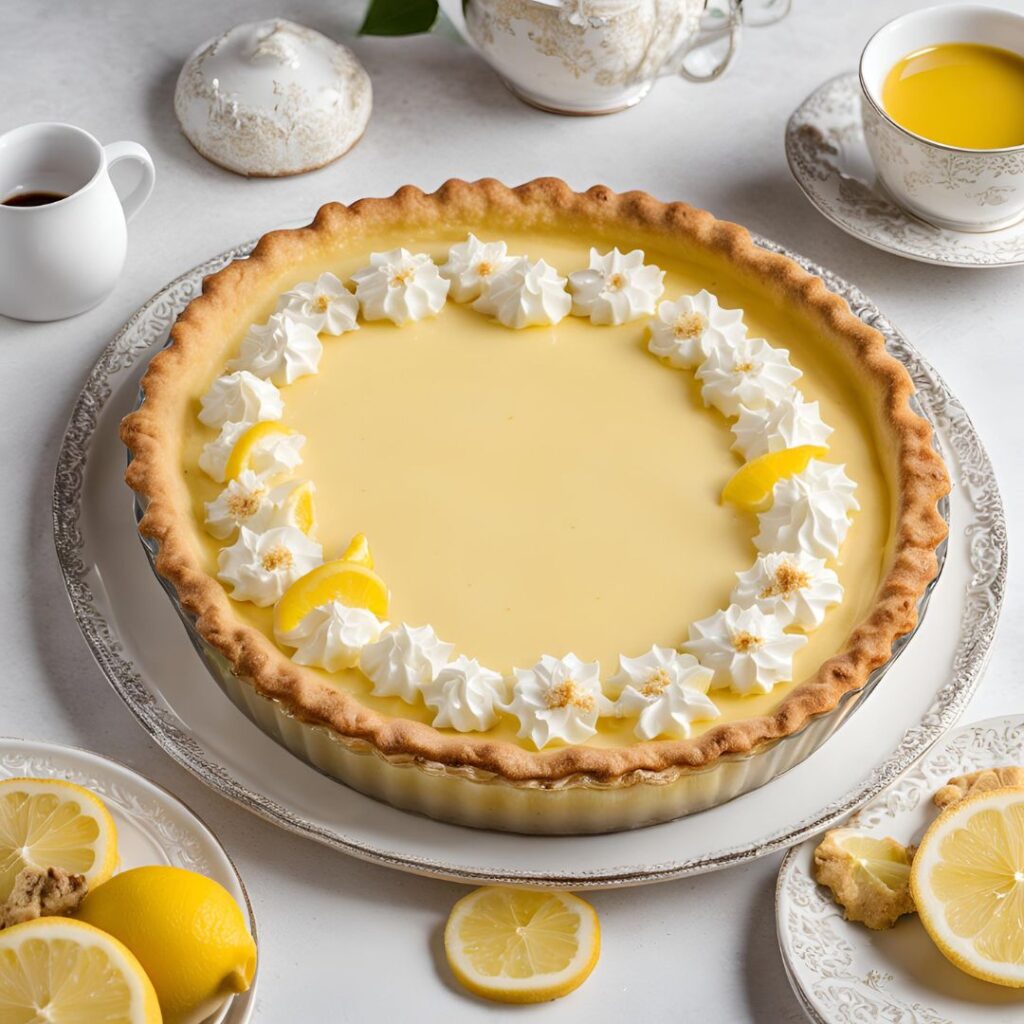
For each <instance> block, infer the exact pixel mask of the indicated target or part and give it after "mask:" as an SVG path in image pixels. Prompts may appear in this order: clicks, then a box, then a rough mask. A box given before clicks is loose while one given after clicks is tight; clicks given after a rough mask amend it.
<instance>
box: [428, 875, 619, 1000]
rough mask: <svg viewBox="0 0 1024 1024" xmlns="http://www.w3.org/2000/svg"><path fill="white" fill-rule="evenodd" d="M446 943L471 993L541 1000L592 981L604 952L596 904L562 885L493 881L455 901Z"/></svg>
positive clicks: (458, 974) (450, 960) (454, 967)
mask: <svg viewBox="0 0 1024 1024" xmlns="http://www.w3.org/2000/svg"><path fill="white" fill-rule="evenodd" d="M444 949H445V953H446V955H447V957H448V964H449V966H450V967H451V969H452V971H453V972H454V974H455V977H456V978H458V980H459V981H460V982H461V983H462V984H463V985H465V986H466V988H468V989H469V990H470V991H471V992H474V993H476V995H478V996H483V997H484V998H485V999H494V1000H497V1001H498V1002H503V1003H540V1002H544V1001H545V1000H548V999H558V998H559V997H561V996H564V995H568V994H569V993H570V992H572V991H573V990H574V989H576V988H578V987H579V986H580V985H582V984H583V982H584V981H586V979H587V977H588V976H589V975H590V972H591V971H592V970H593V969H594V966H595V964H596V963H597V958H598V956H599V954H600V952H601V926H600V924H599V923H598V920H597V914H596V913H595V911H594V908H593V907H592V906H591V905H590V904H589V903H585V902H584V901H583V900H581V899H580V898H579V897H578V896H573V895H572V894H571V893H563V892H530V891H529V890H526V889H504V888H499V887H495V886H489V887H487V888H484V889H476V890H474V891H473V892H471V893H470V894H469V895H468V896H463V898H462V899H461V900H459V902H458V903H456V904H455V906H454V907H452V912H451V914H450V915H449V917H448V924H447V925H446V927H445V930H444Z"/></svg>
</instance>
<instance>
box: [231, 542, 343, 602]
mask: <svg viewBox="0 0 1024 1024" xmlns="http://www.w3.org/2000/svg"><path fill="white" fill-rule="evenodd" d="M323 560H324V556H323V549H322V548H321V547H320V545H319V544H317V542H316V541H315V540H311V539H310V538H309V537H307V536H306V534H304V533H303V532H302V531H301V530H299V529H296V528H295V527H294V526H275V527H273V528H271V529H269V530H264V531H263V532H262V533H256V532H255V531H253V530H250V529H248V528H247V527H245V526H243V527H242V528H241V529H240V530H239V532H238V540H236V541H235V543H234V544H232V545H231V546H230V547H226V548H221V549H220V552H219V554H218V555H217V569H218V571H217V577H218V579H220V580H221V581H222V582H223V583H227V584H229V585H230V586H231V588H232V589H231V597H233V598H234V599H235V600H236V601H251V602H252V603H253V604H255V605H258V606H259V607H260V608H266V607H267V606H268V605H272V604H274V603H275V602H276V601H278V600H280V598H281V595H282V594H283V593H284V592H285V591H286V590H287V589H288V588H289V587H290V586H291V585H292V584H293V583H294V582H295V581H296V580H297V579H298V578H299V577H300V576H305V575H306V573H307V572H311V571H312V570H313V569H315V568H316V567H317V566H318V565H320V564H322V562H323Z"/></svg>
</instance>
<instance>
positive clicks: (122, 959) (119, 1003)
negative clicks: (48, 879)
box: [0, 917, 161, 1024]
mask: <svg viewBox="0 0 1024 1024" xmlns="http://www.w3.org/2000/svg"><path fill="white" fill-rule="evenodd" d="M0 1020H2V1021H11V1022H15V1021H24V1022H26V1024H28V1022H32V1021H49V1022H51V1024H111V1022H112V1021H117V1022H119V1024H160V1022H161V1014H160V1007H159V1005H158V1003H157V998H156V992H155V991H154V989H153V985H152V983H151V982H150V980H149V978H148V977H147V976H146V972H145V971H144V970H143V969H142V966H141V965H140V963H139V961H138V960H136V959H135V957H134V956H133V955H132V954H131V953H130V952H129V951H128V950H127V949H126V948H125V947H124V946H123V945H121V943H120V942H118V941H117V939H115V938H113V937H112V936H110V935H107V934H106V933H105V932H101V931H100V930H99V929H98V928H93V927H92V926H91V925H88V924H83V923H82V922H81V921H74V920H71V919H70V918H66V917H40V918H37V919H36V920H35V921H26V922H25V923H24V924H16V925H14V926H13V927H11V928H7V929H5V930H4V931H2V932H0Z"/></svg>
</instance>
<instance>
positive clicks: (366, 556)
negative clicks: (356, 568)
mask: <svg viewBox="0 0 1024 1024" xmlns="http://www.w3.org/2000/svg"><path fill="white" fill-rule="evenodd" d="M341 560H342V561H343V562H356V563H357V564H358V565H365V566H366V568H367V569H372V568H373V555H372V554H371V553H370V542H369V541H368V540H367V539H366V534H365V533H357V534H356V535H355V536H354V537H353V538H352V540H350V541H349V545H348V547H347V548H345V553H344V554H343V555H342V556H341Z"/></svg>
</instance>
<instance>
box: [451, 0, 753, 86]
mask: <svg viewBox="0 0 1024 1024" xmlns="http://www.w3.org/2000/svg"><path fill="white" fill-rule="evenodd" d="M458 2H459V0H456V3H458ZM741 4H742V0H728V12H727V13H726V14H725V17H724V19H723V18H722V15H721V14H720V13H717V12H716V13H715V14H714V15H713V16H712V15H710V14H709V12H707V11H705V13H704V14H703V15H702V16H701V19H700V28H699V29H698V31H697V33H696V35H694V37H693V38H692V39H690V40H688V41H687V42H686V43H684V44H683V46H681V47H680V48H679V49H678V50H677V51H676V53H675V54H674V55H673V57H672V59H671V60H670V61H669V63H668V66H667V67H666V71H667V72H669V73H675V74H677V75H680V76H682V77H683V78H685V79H687V80H688V81H690V82H713V81H714V80H715V79H716V78H718V77H719V75H721V74H722V72H723V71H725V69H726V68H727V67H728V66H729V63H730V62H731V61H732V59H733V57H735V56H736V51H737V50H738V49H739V45H740V27H741V26H742V24H743V7H742V6H741ZM712 18H713V19H714V23H713V24H712ZM719 39H728V40H729V45H728V48H727V49H726V51H725V54H724V56H723V57H722V59H721V60H719V61H718V63H717V64H716V65H715V66H714V67H713V68H712V69H711V70H710V71H707V72H704V73H703V74H700V73H698V72H696V71H691V70H690V69H689V68H688V67H687V66H686V58H687V57H688V56H689V55H690V54H691V53H693V52H694V51H695V50H700V49H703V48H704V47H705V46H710V45H711V44H712V43H715V42H717V41H718V40H719Z"/></svg>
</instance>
